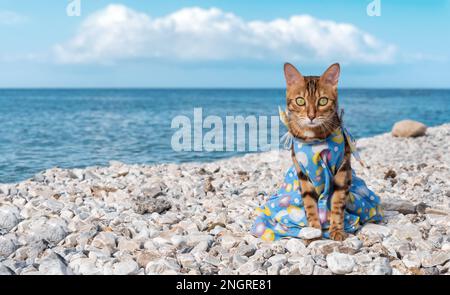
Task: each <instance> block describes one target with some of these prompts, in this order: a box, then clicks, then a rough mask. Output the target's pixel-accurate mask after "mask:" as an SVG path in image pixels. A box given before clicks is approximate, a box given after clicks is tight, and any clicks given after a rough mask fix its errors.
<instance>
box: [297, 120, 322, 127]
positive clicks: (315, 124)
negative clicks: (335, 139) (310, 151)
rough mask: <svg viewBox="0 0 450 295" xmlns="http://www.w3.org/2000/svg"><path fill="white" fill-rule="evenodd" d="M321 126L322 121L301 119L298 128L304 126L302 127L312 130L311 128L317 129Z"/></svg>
mask: <svg viewBox="0 0 450 295" xmlns="http://www.w3.org/2000/svg"><path fill="white" fill-rule="evenodd" d="M320 125H322V121H321V120H317V119H313V120H310V119H303V120H301V122H300V126H304V127H309V128H313V127H318V126H320Z"/></svg>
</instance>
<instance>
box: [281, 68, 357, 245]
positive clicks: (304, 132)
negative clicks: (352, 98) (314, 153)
mask: <svg viewBox="0 0 450 295" xmlns="http://www.w3.org/2000/svg"><path fill="white" fill-rule="evenodd" d="M284 73H285V78H286V84H287V87H286V104H287V109H288V112H289V116H288V128H289V131H290V133H291V134H292V135H293V136H294V137H297V138H299V139H301V140H303V141H306V142H308V141H313V140H317V139H325V138H327V137H328V136H329V135H330V134H331V133H332V132H333V131H334V130H335V129H336V128H338V127H339V126H341V121H340V118H339V116H338V93H337V83H338V79H339V73H340V67H339V64H337V63H336V64H333V65H331V66H330V67H329V68H328V69H327V70H326V71H325V72H324V73H323V74H322V76H305V77H304V76H302V74H300V72H299V71H298V70H297V69H296V68H295V67H294V66H293V65H291V64H289V63H287V64H285V65H284ZM321 99H322V102H324V101H325V100H323V99H326V104H321V101H320V100H321ZM303 101H304V104H299V102H300V103H302V102H303ZM291 152H292V158H293V161H294V165H295V167H296V170H297V173H298V177H299V179H300V188H299V189H300V192H301V195H302V198H303V203H304V205H305V212H306V217H307V220H308V224H309V225H310V226H312V227H315V228H319V229H321V224H320V221H319V214H318V209H317V199H318V195H317V193H316V191H315V189H314V186H313V185H312V183H311V182H310V181H309V179H308V176H306V175H304V174H303V173H302V171H301V169H300V167H298V163H297V161H296V159H295V152H294V149H293V148H292V150H291ZM333 185H334V190H333V191H334V192H333V196H332V201H331V215H330V220H329V221H330V230H329V231H330V238H331V239H333V240H337V241H342V240H344V239H345V237H346V234H345V232H344V209H345V203H346V199H347V197H348V194H349V189H350V186H351V151H350V147H349V146H348V143H347V142H346V146H345V154H344V160H343V162H342V164H341V166H340V167H339V168H338V169H337V172H336V174H335V176H334V179H333Z"/></svg>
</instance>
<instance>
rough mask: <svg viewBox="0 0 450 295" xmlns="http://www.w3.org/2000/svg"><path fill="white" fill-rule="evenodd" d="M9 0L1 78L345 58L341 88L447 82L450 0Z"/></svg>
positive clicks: (222, 81) (67, 83) (170, 82)
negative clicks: (374, 13) (73, 13)
mask: <svg viewBox="0 0 450 295" xmlns="http://www.w3.org/2000/svg"><path fill="white" fill-rule="evenodd" d="M70 2H71V1H69V0H67V1H64V0H53V1H50V0H47V1H46V0H41V1H27V0H14V1H12V0H11V1H5V0H0V36H1V40H2V41H1V44H2V46H1V47H0V87H283V86H284V81H283V74H282V64H283V62H285V61H290V62H292V63H293V64H295V65H296V66H297V67H298V68H299V70H300V71H301V72H302V73H303V74H305V75H307V74H320V73H321V72H322V71H323V70H324V69H325V68H326V67H327V66H328V65H329V64H330V63H332V62H335V61H338V62H340V63H341V64H342V75H341V86H343V87H376V88H381V87H394V88H397V87H399V88H406V87H412V88H422V87H425V88H449V87H450V75H449V69H450V38H448V30H449V29H450V1H449V0H445V1H444V0H437V1H391V0H389V1H388V0H381V1H380V2H381V16H378V17H369V16H368V15H367V13H366V6H367V5H368V4H369V3H370V2H371V1H369V0H354V1H345V4H343V3H344V2H343V1H332V0H330V1H302V0H292V1H291V0H284V1H273V0H272V1H267V0H246V1H235V0H223V1H216V0H199V1H189V0H180V1H172V0H166V1H159V0H152V1H142V0H136V1H104V0H81V1H80V3H81V16H79V17H69V16H67V14H66V6H67V4H69V3H70Z"/></svg>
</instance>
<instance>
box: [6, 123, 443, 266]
mask: <svg viewBox="0 0 450 295" xmlns="http://www.w3.org/2000/svg"><path fill="white" fill-rule="evenodd" d="M449 139H450V123H446V124H443V125H440V126H436V127H430V128H428V130H427V135H426V136H423V137H418V138H395V137H392V135H390V134H389V133H385V134H380V135H376V136H373V137H367V138H361V139H359V140H358V148H359V150H360V153H361V157H362V159H363V160H364V161H365V162H366V164H367V165H368V166H369V167H370V168H369V169H364V168H362V167H361V166H360V165H359V164H356V161H354V160H353V161H352V163H353V166H354V168H355V170H356V173H357V174H358V175H359V176H360V177H361V178H363V179H364V180H365V181H366V183H367V184H368V186H369V188H371V189H372V190H373V191H374V192H375V193H377V194H379V195H380V197H381V199H382V203H383V206H384V207H385V210H386V211H385V212H386V214H385V222H384V223H382V224H380V225H373V224H369V225H365V226H363V228H362V229H361V230H360V231H359V232H357V233H356V235H350V237H349V238H348V239H347V240H345V241H344V242H335V241H330V240H320V241H315V242H313V243H311V244H309V245H307V243H305V242H304V241H303V240H299V239H286V240H281V241H277V242H272V243H266V242H262V241H261V240H259V239H257V238H255V237H253V236H251V235H250V234H249V228H250V226H251V224H252V222H253V220H254V215H253V210H254V209H255V208H257V207H258V206H259V205H261V204H263V203H264V202H265V199H266V198H267V197H268V196H270V195H271V194H273V193H274V192H275V191H276V190H277V189H278V186H279V185H280V183H281V181H282V179H283V177H284V172H285V170H286V169H287V168H288V167H289V165H290V164H291V162H290V161H291V160H290V156H289V153H288V151H284V150H280V151H269V152H262V153H252V154H246V155H243V156H235V157H231V158H226V159H220V160H217V161H214V162H211V163H205V162H188V163H180V164H174V163H164V164H152V165H140V164H132V165H126V164H123V163H120V162H116V161H111V162H110V165H109V166H104V167H99V166H94V167H87V168H83V169H80V168H79V169H61V168H52V169H48V170H45V171H43V172H41V173H38V174H36V175H35V176H34V177H33V178H32V179H28V180H25V181H21V182H18V183H12V184H0V231H1V235H0V274H12V273H14V274H41V273H55V274H340V273H349V274H446V273H448V271H449V268H450V262H449V260H450V230H449V228H450V217H449V215H448V213H450V203H449V200H450V184H449V182H448V180H449V179H450V172H449V167H450V155H449V153H448V151H449V150H450V146H449V142H450V140H449ZM264 195H265V197H263V196H264ZM421 202H423V203H425V204H426V205H428V206H429V207H430V209H433V210H435V211H426V212H423V211H421V210H422V209H423V208H422V207H420V206H417V205H418V204H420V203H421ZM421 208H422V209H421ZM418 211H419V212H418ZM430 212H431V213H430ZM438 213H439V214H438ZM333 253H334V254H333ZM336 253H339V254H336ZM349 265H350V266H351V267H350V266H349Z"/></svg>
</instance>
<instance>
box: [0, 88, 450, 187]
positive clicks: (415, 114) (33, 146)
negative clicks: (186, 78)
mask: <svg viewBox="0 0 450 295" xmlns="http://www.w3.org/2000/svg"><path fill="white" fill-rule="evenodd" d="M284 103H285V99H284V90H282V89H260V90H258V89H255V90H251V89H248V90H223V89H209V90H194V89H189V90H182V89H177V90H171V89H164V90H154V89H152V90H145V89H142V90H141V89H132V90H128V89H121V90H117V89H85V90H79V89H78V90H0V183H9V182H16V181H20V180H24V179H26V178H29V177H31V176H33V175H34V174H36V173H37V172H39V171H41V170H44V169H47V168H51V167H54V166H59V167H64V168H71V167H85V166H92V165H106V164H108V161H109V160H118V161H122V162H125V163H142V164H144V163H146V164H150V163H162V162H188V161H212V160H215V159H220V158H226V157H231V156H235V155H238V154H242V153H243V152H237V151H234V152H175V151H173V150H172V148H171V138H172V135H173V134H174V132H175V131H176V130H177V129H172V128H171V122H172V119H173V118H174V117H176V116H179V115H185V116H187V117H189V118H191V119H192V123H194V122H193V111H194V108H202V109H203V117H206V116H208V115H216V116H220V117H221V118H223V120H224V121H225V116H244V117H246V116H249V115H254V116H256V117H259V116H276V115H278V111H277V106H278V105H281V106H283V105H284ZM340 104H341V107H343V108H344V109H345V116H344V120H345V123H346V126H347V128H348V129H349V130H350V131H351V132H352V133H353V135H354V136H355V137H357V138H358V137H367V136H372V135H375V134H380V133H383V132H387V131H389V130H390V129H391V128H392V125H393V124H394V123H395V122H396V121H398V120H401V119H406V118H409V119H414V120H419V121H422V122H423V123H425V124H427V125H430V126H432V125H439V124H442V123H445V122H450V90H392V89H389V90H380V89H377V90H375V89H361V90H359V89H346V90H345V89H344V90H341V91H340ZM280 125H281V124H280ZM208 130H209V129H205V130H204V133H206V132H207V131H208ZM283 133H284V128H281V127H280V135H282V134H283Z"/></svg>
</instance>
